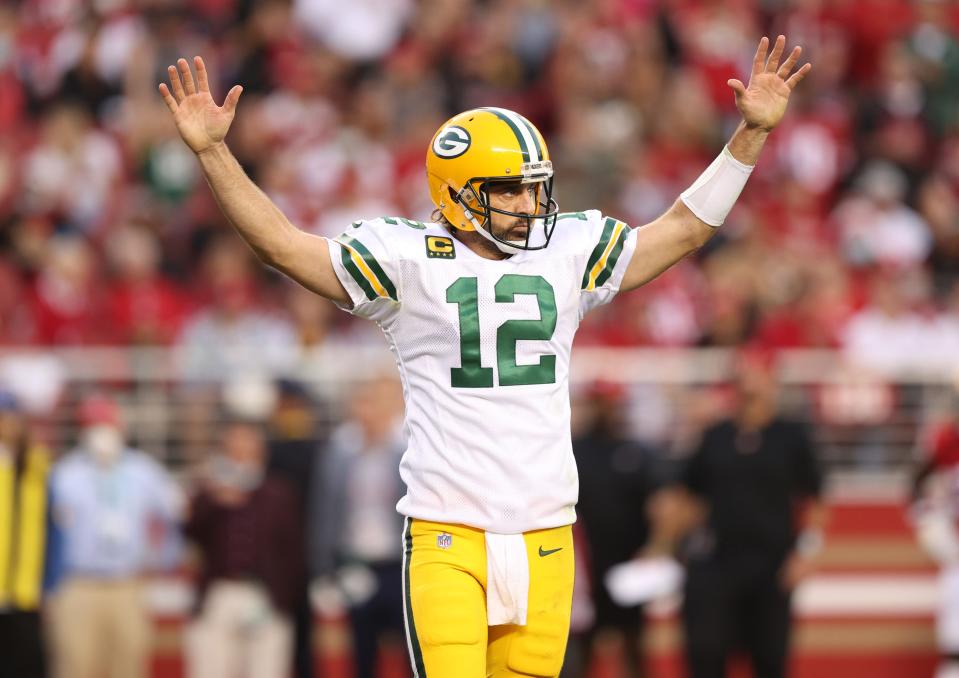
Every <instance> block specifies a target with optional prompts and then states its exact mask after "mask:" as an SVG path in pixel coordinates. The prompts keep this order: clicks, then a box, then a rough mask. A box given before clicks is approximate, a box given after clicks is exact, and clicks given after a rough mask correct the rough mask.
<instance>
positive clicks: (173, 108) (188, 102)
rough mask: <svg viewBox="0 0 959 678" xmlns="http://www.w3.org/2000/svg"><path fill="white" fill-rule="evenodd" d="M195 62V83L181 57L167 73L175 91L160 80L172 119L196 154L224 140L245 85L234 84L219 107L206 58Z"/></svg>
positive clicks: (162, 93)
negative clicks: (213, 91) (207, 69)
mask: <svg viewBox="0 0 959 678" xmlns="http://www.w3.org/2000/svg"><path fill="white" fill-rule="evenodd" d="M193 65H194V66H195V67H196V82H195V83H194V81H193V74H192V73H191V72H190V65H189V64H188V63H187V60H186V59H179V60H177V65H176V66H169V67H168V68H167V73H168V74H169V76H170V85H171V86H172V88H173V91H172V92H171V91H170V88H169V87H167V86H166V83H161V84H160V94H161V95H163V100H164V101H165V102H166V105H167V108H169V109H170V112H171V113H173V122H175V123H176V128H177V131H178V132H179V133H180V136H181V137H183V141H185V142H186V145H187V146H189V147H190V148H191V149H192V150H193V152H194V153H202V152H203V151H205V150H207V149H209V148H211V147H212V146H214V145H215V144H217V143H219V142H221V141H223V138H224V137H225V136H226V133H227V132H228V131H229V129H230V124H231V123H232V122H233V116H234V115H235V114H236V104H237V102H238V101H239V100H240V94H241V93H242V92H243V88H242V87H240V86H239V85H234V86H233V88H232V89H231V90H230V92H229V94H227V95H226V99H225V100H224V101H223V105H222V106H217V105H216V102H215V101H213V96H212V95H211V94H210V81H209V79H208V77H207V73H206V65H204V63H203V59H202V58H200V57H193ZM178 69H179V70H178Z"/></svg>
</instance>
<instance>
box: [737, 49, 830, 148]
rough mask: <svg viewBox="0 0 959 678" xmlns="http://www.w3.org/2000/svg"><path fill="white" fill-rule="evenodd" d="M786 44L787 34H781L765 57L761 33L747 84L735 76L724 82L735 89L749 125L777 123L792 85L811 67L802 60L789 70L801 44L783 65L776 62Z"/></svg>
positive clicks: (738, 106) (740, 107) (771, 124)
mask: <svg viewBox="0 0 959 678" xmlns="http://www.w3.org/2000/svg"><path fill="white" fill-rule="evenodd" d="M785 46H786V38H785V37H784V36H782V35H780V36H779V37H778V38H776V44H775V45H773V50H772V53H771V54H770V55H769V59H767V58H766V50H767V49H768V48H769V39H768V38H765V37H764V38H763V39H762V40H760V41H759V47H758V48H757V49H756V56H755V57H754V58H753V70H752V73H750V76H749V85H748V86H746V85H744V84H743V83H742V82H741V81H740V80H736V79H732V80H729V81H728V82H727V84H728V85H729V86H730V87H732V88H733V90H734V91H735V92H736V107H737V108H739V112H740V113H742V115H743V120H745V121H746V124H747V125H748V126H750V127H758V128H761V129H765V130H771V129H773V128H774V127H775V126H776V125H778V124H779V121H780V120H782V117H783V114H785V112H786V105H787V104H788V103H789V95H790V94H791V93H792V91H793V88H795V87H796V85H798V84H799V81H800V80H802V79H803V78H804V77H805V76H806V73H808V72H809V70H810V69H811V68H812V64H808V63H807V64H803V66H802V67H800V68H799V69H798V70H797V71H796V72H795V73H792V74H790V72H791V71H792V69H793V67H794V66H795V65H796V62H797V61H798V60H799V55H800V54H802V47H794V48H793V50H792V52H790V53H789V56H788V57H787V58H786V60H785V61H784V62H783V63H782V65H779V59H780V57H782V54H783V49H784V48H785Z"/></svg>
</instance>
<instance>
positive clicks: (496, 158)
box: [426, 108, 559, 254]
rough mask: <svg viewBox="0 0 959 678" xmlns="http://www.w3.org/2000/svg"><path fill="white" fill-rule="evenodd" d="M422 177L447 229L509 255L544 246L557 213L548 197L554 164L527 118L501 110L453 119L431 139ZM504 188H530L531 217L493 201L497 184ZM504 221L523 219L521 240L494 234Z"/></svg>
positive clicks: (551, 186)
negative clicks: (474, 236)
mask: <svg viewBox="0 0 959 678" xmlns="http://www.w3.org/2000/svg"><path fill="white" fill-rule="evenodd" d="M426 174H427V182H428V183H429V189H430V198H431V199H432V200H433V204H434V205H436V207H437V208H438V210H439V212H440V213H441V214H442V215H443V217H444V218H445V219H446V221H447V222H449V224H450V226H452V227H454V228H457V229H459V230H463V231H477V232H478V233H479V234H480V235H482V236H483V237H484V238H486V239H487V240H489V241H490V242H492V243H493V244H494V245H495V246H496V247H497V248H498V249H499V250H500V251H502V252H506V253H510V254H512V253H516V252H520V251H523V250H538V249H543V248H544V247H546V246H547V245H548V244H549V241H550V238H551V237H552V234H553V228H554V227H555V225H556V217H557V214H558V212H559V208H558V206H557V204H556V201H555V200H554V199H553V195H552V194H553V164H552V162H551V161H550V159H549V152H548V150H547V148H546V142H545V140H544V139H543V137H542V135H541V134H540V133H539V131H538V130H537V129H536V128H535V127H534V126H533V124H532V123H530V122H529V121H528V120H526V118H524V117H522V116H520V115H518V114H517V113H514V112H513V111H508V110H506V109H502V108H479V109H474V110H471V111H466V112H465V113H460V114H459V115H457V116H454V117H453V118H451V119H450V120H448V121H447V122H446V123H445V124H444V125H443V126H442V127H440V129H439V131H437V133H436V134H435V135H434V137H433V141H432V142H431V144H430V148H429V150H428V151H427V154H426ZM505 183H508V184H512V185H517V184H519V185H523V186H530V185H532V186H534V187H535V195H534V204H533V206H532V208H531V212H530V213H526V212H525V211H524V212H515V211H510V210H509V209H506V207H512V206H511V205H506V206H504V205H502V203H501V201H498V200H496V199H495V193H496V188H497V184H505ZM494 203H500V204H499V205H498V206H494ZM504 219H511V220H513V221H516V220H525V223H526V225H527V227H528V228H527V229H526V234H525V237H521V238H517V239H516V240H509V239H507V235H508V233H503V232H500V233H499V234H497V230H501V229H499V226H500V222H503V221H504ZM514 225H515V224H514ZM540 225H542V228H541V229H540V228H538V226H540Z"/></svg>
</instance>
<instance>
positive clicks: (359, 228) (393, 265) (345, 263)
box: [327, 219, 402, 323]
mask: <svg viewBox="0 0 959 678" xmlns="http://www.w3.org/2000/svg"><path fill="white" fill-rule="evenodd" d="M393 228H395V227H394V226H391V225H390V224H388V223H387V222H386V221H385V220H383V219H376V220H373V221H357V222H355V223H353V225H352V226H350V227H349V228H348V229H346V231H344V232H343V233H342V234H340V235H338V236H337V237H335V238H333V239H331V240H328V241H327V242H328V245H329V248H330V259H331V260H332V262H333V270H334V271H336V276H337V278H339V279H340V283H341V284H342V285H343V287H344V288H346V291H347V293H348V294H349V295H350V300H351V302H352V305H351V307H349V308H345V307H344V310H346V311H349V312H350V313H352V314H354V315H357V316H360V317H363V318H369V319H370V320H374V321H376V322H380V323H382V322H387V321H389V320H391V319H392V318H393V317H394V316H395V314H396V313H397V312H398V311H399V307H400V303H401V301H402V296H401V290H402V285H401V283H402V281H401V279H400V261H399V256H398V253H397V251H396V250H397V247H396V239H395V238H390V237H389V236H390V232H389V230H388V229H393Z"/></svg>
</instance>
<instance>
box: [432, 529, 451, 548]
mask: <svg viewBox="0 0 959 678" xmlns="http://www.w3.org/2000/svg"><path fill="white" fill-rule="evenodd" d="M436 545H437V546H439V547H440V548H441V549H448V548H449V547H450V546H452V545H453V535H451V534H447V533H446V532H444V533H443V534H441V535H439V536H437V537H436Z"/></svg>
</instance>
